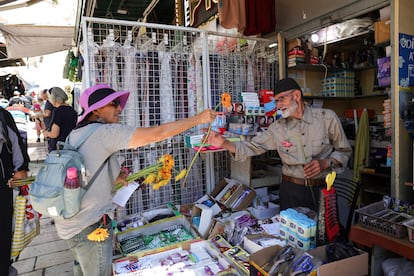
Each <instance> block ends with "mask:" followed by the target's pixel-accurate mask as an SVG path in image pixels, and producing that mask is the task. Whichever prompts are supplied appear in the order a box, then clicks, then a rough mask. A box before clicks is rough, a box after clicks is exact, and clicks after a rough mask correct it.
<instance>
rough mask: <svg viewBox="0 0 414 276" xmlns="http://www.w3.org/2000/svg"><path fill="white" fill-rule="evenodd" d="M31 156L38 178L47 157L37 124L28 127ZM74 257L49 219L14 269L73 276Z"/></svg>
mask: <svg viewBox="0 0 414 276" xmlns="http://www.w3.org/2000/svg"><path fill="white" fill-rule="evenodd" d="M28 129H29V131H28V143H29V149H28V152H29V155H30V159H31V163H30V170H31V172H30V173H31V174H33V175H36V172H37V171H38V169H39V167H40V165H41V164H42V162H43V160H44V159H45V156H46V154H47V147H46V144H45V143H43V140H42V142H40V143H36V138H37V137H36V131H35V130H34V123H32V122H30V126H29V127H28ZM72 263H73V257H72V254H71V252H70V251H69V250H68V248H67V246H66V242H65V241H63V240H60V239H59V237H58V236H57V233H56V230H55V226H54V225H53V224H52V223H51V219H50V218H41V220H40V235H39V236H37V237H36V238H35V239H34V240H33V241H32V242H31V243H30V244H29V245H28V246H27V247H26V248H25V249H24V250H23V251H22V252H21V254H20V257H19V259H18V261H17V262H15V263H13V266H14V267H15V268H16V269H17V271H18V275H24V276H56V275H59V276H69V275H73V269H72Z"/></svg>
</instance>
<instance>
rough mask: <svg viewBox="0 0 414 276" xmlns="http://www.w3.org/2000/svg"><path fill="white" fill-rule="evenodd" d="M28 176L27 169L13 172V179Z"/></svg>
mask: <svg viewBox="0 0 414 276" xmlns="http://www.w3.org/2000/svg"><path fill="white" fill-rule="evenodd" d="M24 178H27V171H17V172H15V173H14V174H13V179H24Z"/></svg>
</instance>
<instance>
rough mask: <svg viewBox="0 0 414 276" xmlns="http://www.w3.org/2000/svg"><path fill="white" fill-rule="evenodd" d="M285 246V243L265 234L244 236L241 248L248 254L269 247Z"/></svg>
mask: <svg viewBox="0 0 414 276" xmlns="http://www.w3.org/2000/svg"><path fill="white" fill-rule="evenodd" d="M275 245H279V246H285V245H286V241H285V240H283V239H281V238H279V237H276V236H273V235H269V234H266V233H263V234H253V235H246V236H244V238H243V248H244V249H245V250H246V251H247V252H249V253H250V254H252V253H254V252H257V251H259V250H261V249H263V248H266V247H269V246H275Z"/></svg>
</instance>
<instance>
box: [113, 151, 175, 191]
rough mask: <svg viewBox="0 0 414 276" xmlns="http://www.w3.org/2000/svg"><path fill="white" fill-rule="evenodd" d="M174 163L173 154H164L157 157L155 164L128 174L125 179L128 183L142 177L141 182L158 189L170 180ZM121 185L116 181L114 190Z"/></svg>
mask: <svg viewBox="0 0 414 276" xmlns="http://www.w3.org/2000/svg"><path fill="white" fill-rule="evenodd" d="M174 163H175V162H174V158H173V156H172V155H170V154H165V155H163V156H161V157H160V158H159V159H158V161H157V163H156V164H154V165H152V166H149V167H147V168H144V169H142V170H140V171H138V172H136V173H132V174H130V175H128V176H127V177H126V178H125V180H126V181H127V183H130V182H133V181H136V180H140V179H141V180H142V179H144V180H143V182H142V183H143V184H145V185H152V188H153V189H154V190H158V189H159V188H161V187H162V186H165V185H167V184H168V183H169V182H170V180H171V178H172V170H173V169H174ZM174 171H175V170H174ZM181 177H182V176H180V178H181ZM123 186H124V185H123V183H117V184H116V185H115V190H118V189H120V188H122V187H123Z"/></svg>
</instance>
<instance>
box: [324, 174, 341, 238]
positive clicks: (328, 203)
mask: <svg viewBox="0 0 414 276" xmlns="http://www.w3.org/2000/svg"><path fill="white" fill-rule="evenodd" d="M335 178H336V172H335V171H332V172H330V173H329V174H328V175H327V176H326V178H325V181H326V188H325V189H322V194H323V200H324V201H325V231H326V236H327V238H328V241H329V242H332V241H333V240H334V239H335V238H336V237H337V236H338V235H339V233H340V227H339V219H338V209H337V202H336V192H335V188H334V187H333V183H334V181H335Z"/></svg>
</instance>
